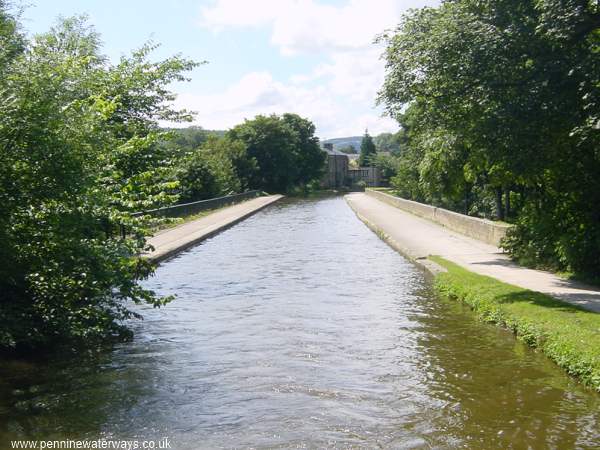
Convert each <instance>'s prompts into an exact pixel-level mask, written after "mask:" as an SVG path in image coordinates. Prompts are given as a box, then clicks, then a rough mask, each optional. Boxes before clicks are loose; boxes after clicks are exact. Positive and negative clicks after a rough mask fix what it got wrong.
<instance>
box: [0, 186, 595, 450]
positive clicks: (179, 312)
mask: <svg viewBox="0 0 600 450" xmlns="http://www.w3.org/2000/svg"><path fill="white" fill-rule="evenodd" d="M146 285H147V286H148V287H150V288H153V289H155V290H156V291H158V292H160V293H162V294H177V296H178V298H177V300H175V301H174V302H172V303H171V304H169V305H168V306H167V307H165V308H163V309H160V310H154V309H151V308H141V309H140V311H141V312H142V313H143V315H144V317H145V320H144V321H141V322H134V323H133V324H132V326H133V328H134V331H135V339H134V340H133V341H132V342H129V343H124V344H120V345H119V346H117V347H116V348H115V349H114V350H112V351H110V352H106V353H104V354H102V355H100V356H93V357H88V358H83V359H82V358H79V359H77V360H73V359H65V360H60V358H59V359H58V360H57V359H56V358H54V359H53V361H54V362H53V363H35V364H34V363H32V362H24V361H20V362H15V361H13V362H5V363H3V364H2V366H1V368H0V377H1V378H0V448H1V447H2V446H8V444H7V443H8V439H11V438H12V439H15V438H22V439H24V438H29V439H59V438H65V437H69V438H80V439H86V438H87V439H97V438H99V437H104V438H106V439H140V440H144V439H155V440H160V439H161V438H163V437H168V438H169V439H170V443H171V445H172V448H175V449H201V448H473V449H489V448H515V449H525V448H531V449H541V448H556V449H571V448H594V447H596V448H598V446H600V396H598V395H597V394H595V393H593V392H591V391H589V390H586V389H584V388H582V387H581V386H580V385H578V384H577V383H576V382H574V381H573V380H571V379H570V378H569V377H567V376H566V375H565V374H564V373H563V372H562V371H561V370H560V369H558V368H557V367H555V366H554V364H553V363H551V362H550V361H549V360H548V359H547V358H546V357H544V356H543V355H540V354H538V353H536V352H534V351H532V350H530V349H528V348H527V347H525V346H524V345H523V344H521V343H520V342H518V341H516V340H515V339H514V337H513V336H512V335H511V334H509V333H507V332H505V331H503V330H501V329H499V328H497V327H495V326H491V325H485V324H482V323H480V322H478V321H477V320H476V319H475V317H474V316H473V314H472V313H471V312H470V311H469V310H468V309H467V308H465V307H463V306H461V305H460V304H458V303H455V302H451V301H446V300H444V299H440V298H438V297H436V296H435V295H434V294H433V292H432V290H431V285H430V280H428V279H427V277H426V275H425V274H424V273H423V272H422V271H421V270H420V269H418V268H417V267H415V266H414V265H413V264H411V263H409V262H407V261H406V260H405V259H404V258H402V257H401V256H400V255H398V254H397V253H396V252H394V251H393V250H391V249H390V248H389V247H388V246H387V245H386V244H384V243H383V242H382V241H380V240H379V239H378V238H377V236H375V235H374V234H373V233H372V232H371V231H369V230H368V229H367V228H366V227H365V226H364V225H363V224H362V223H361V222H360V221H359V220H357V218H356V217H355V216H354V214H353V213H352V212H351V211H350V209H349V208H348V207H347V205H346V204H345V202H344V200H343V199H342V198H341V197H334V198H326V199H321V200H294V201H285V202H282V203H280V204H278V205H275V206H272V207H270V208H268V209H266V210H264V211H262V212H260V213H258V214H256V215H254V216H253V217H251V218H250V219H248V220H246V221H244V222H242V223H240V224H239V225H237V226H235V227H233V228H231V229H229V230H227V231H225V232H224V233H222V234H220V235H218V236H216V237H214V238H212V239H210V240H209V241H206V242H204V243H203V244H202V245H199V246H197V247H195V248H193V249H191V250H189V251H187V252H184V253H182V254H180V255H179V256H177V257H176V258H174V259H172V260H170V261H168V262H166V263H165V264H163V265H162V266H161V267H160V268H159V269H158V270H157V272H156V276H155V277H153V278H152V279H150V280H148V281H147V282H146Z"/></svg>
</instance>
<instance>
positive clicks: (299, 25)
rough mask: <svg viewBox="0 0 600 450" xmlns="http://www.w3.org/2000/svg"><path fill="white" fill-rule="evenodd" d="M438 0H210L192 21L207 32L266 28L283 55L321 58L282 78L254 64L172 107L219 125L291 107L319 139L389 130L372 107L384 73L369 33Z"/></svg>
mask: <svg viewBox="0 0 600 450" xmlns="http://www.w3.org/2000/svg"><path fill="white" fill-rule="evenodd" d="M437 3H439V1H438V0H406V1H403V0H377V1H376V2H375V1H374V0H348V1H347V3H346V4H344V5H342V6H338V7H336V6H332V5H327V4H324V3H322V2H319V1H318V0H215V1H214V2H213V3H212V4H211V5H209V6H205V7H204V8H202V9H201V13H200V20H199V23H200V25H201V26H202V27H205V28H209V29H211V30H213V31H214V32H217V33H218V32H222V31H224V30H226V29H227V28H230V27H233V28H258V27H265V26H266V27H269V28H270V29H271V38H270V41H271V44H272V45H274V46H276V47H277V48H278V49H279V51H280V53H281V54H282V55H285V56H286V57H292V56H293V55H296V54H300V53H308V54H315V53H319V54H321V55H322V56H323V58H324V61H325V62H323V63H321V64H319V65H317V66H316V67H314V68H313V69H312V70H311V71H310V72H309V73H302V74H297V75H295V76H293V77H291V78H290V80H289V81H287V82H285V83H284V82H281V81H277V80H274V79H273V77H272V76H271V75H270V73H268V72H266V71H261V70H257V71H255V72H251V73H247V74H246V75H244V76H242V77H241V78H240V79H239V80H238V81H237V82H236V83H235V84H233V85H232V86H230V87H229V88H228V89H227V90H225V91H224V92H220V93H216V94H211V95H194V94H183V95H181V96H180V97H179V99H178V101H177V103H178V105H179V106H182V107H186V108H188V109H191V110H194V111H198V116H197V119H196V122H197V123H198V124H199V125H202V126H203V127H205V128H212V129H224V128H229V127H231V126H233V125H235V124H237V123H240V122H242V121H243V119H245V118H248V119H250V118H252V117H254V116H255V115H256V114H270V113H277V114H281V113H284V112H295V113H298V114H300V115H302V116H304V117H307V118H309V119H310V120H312V121H313V122H314V123H315V124H316V126H317V132H318V133H319V134H320V135H321V136H322V137H336V136H344V135H355V134H362V132H364V129H365V128H366V127H368V128H369V131H370V132H371V133H372V134H378V133H381V132H384V131H394V130H396V129H397V128H398V127H397V124H396V123H395V121H393V120H391V119H389V118H382V117H381V115H380V111H379V110H377V109H375V108H374V103H375V97H376V94H377V91H378V90H379V88H380V87H381V85H382V83H383V78H384V63H383V61H381V60H380V57H379V56H380V54H381V51H382V48H380V47H378V46H375V45H373V39H374V38H375V36H376V35H377V34H378V33H381V32H382V31H384V30H385V29H386V28H391V27H393V26H395V25H396V24H397V23H398V20H399V18H400V15H401V14H402V12H403V11H405V10H406V9H408V8H414V7H422V6H427V5H429V6H432V5H435V4H437Z"/></svg>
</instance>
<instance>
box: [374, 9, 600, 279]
mask: <svg viewBox="0 0 600 450" xmlns="http://www.w3.org/2000/svg"><path fill="white" fill-rule="evenodd" d="M381 39H382V40H383V41H384V42H385V43H386V44H387V49H386V53H385V57H386V60H387V75H386V80H385V83H384V86H383V89H382V91H381V93H380V101H381V102H383V103H384V104H385V105H386V107H387V111H388V112H389V113H390V114H391V115H392V116H394V117H396V118H397V119H398V120H399V121H400V122H401V124H402V127H403V130H402V136H400V149H401V150H400V153H401V157H400V158H399V161H398V165H397V173H398V174H397V176H396V177H395V178H394V179H393V182H394V185H395V187H396V188H397V189H398V190H399V191H400V193H401V194H402V195H406V196H408V197H411V198H414V199H417V200H424V201H430V202H433V203H436V204H440V205H443V206H446V207H450V208H453V209H457V210H463V211H465V212H468V213H471V214H478V215H483V216H486V215H491V214H495V215H496V217H497V218H499V219H504V220H506V219H508V220H511V221H514V222H515V223H516V228H515V231H514V232H513V233H512V235H511V237H510V238H509V239H508V240H507V241H506V243H505V245H506V248H507V249H508V250H510V251H511V252H512V254H513V255H514V256H515V257H516V258H518V259H519V260H521V261H524V262H526V263H531V264H536V265H538V266H544V267H551V268H555V269H563V270H565V269H566V270H573V271H577V272H583V273H587V274H589V275H598V274H599V273H600V209H598V207H597V205H598V204H599V202H600V176H599V175H600V151H599V149H600V103H599V100H600V93H599V88H600V53H599V52H600V10H599V5H598V2H595V1H589V0H560V1H558V0H529V1H521V0H519V1H517V0H494V1H492V0H456V1H447V2H444V3H443V4H442V5H441V6H440V7H439V8H424V9H421V10H414V11H412V12H411V13H409V14H408V15H407V16H405V17H404V19H403V21H402V23H401V24H400V25H399V27H398V28H397V29H396V30H395V31H394V32H389V33H386V34H384V35H383V36H382V38H381Z"/></svg>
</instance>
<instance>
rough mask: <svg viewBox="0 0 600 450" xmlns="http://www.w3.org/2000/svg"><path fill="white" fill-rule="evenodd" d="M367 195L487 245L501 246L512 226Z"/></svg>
mask: <svg viewBox="0 0 600 450" xmlns="http://www.w3.org/2000/svg"><path fill="white" fill-rule="evenodd" d="M366 193H367V195H370V196H371V197H374V198H376V199H378V200H380V201H382V202H384V203H387V204H389V205H392V206H395V207H396V208H399V209H402V210H404V211H406V212H409V213H411V214H414V215H416V216H419V217H422V218H424V219H427V220H430V221H432V222H435V223H438V224H440V225H442V226H444V227H446V228H448V229H450V230H452V231H456V232H457V233H461V234H464V235H465V236H469V237H471V238H473V239H477V240H480V241H482V242H485V243H487V244H491V245H495V246H497V247H498V246H499V245H500V241H501V240H502V238H503V237H504V236H506V232H507V231H508V229H509V228H510V227H511V225H508V224H503V223H497V222H492V221H491V220H485V219H479V218H477V217H469V216H465V215H464V214H459V213H455V212H453V211H448V210H447V209H443V208H437V207H435V206H431V205H426V204H424V203H419V202H413V201H411V200H406V199H403V198H400V197H396V196H393V195H390V194H386V193H385V192H381V191H376V190H373V189H367V190H366Z"/></svg>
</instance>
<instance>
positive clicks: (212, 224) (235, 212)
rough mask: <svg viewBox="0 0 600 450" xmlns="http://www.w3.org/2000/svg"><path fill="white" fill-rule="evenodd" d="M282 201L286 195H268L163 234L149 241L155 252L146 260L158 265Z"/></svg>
mask: <svg viewBox="0 0 600 450" xmlns="http://www.w3.org/2000/svg"><path fill="white" fill-rule="evenodd" d="M282 197H283V195H268V196H263V197H257V198H253V199H251V200H247V201H245V202H242V203H238V204H237V205H233V206H229V207H227V208H223V209H221V210H218V211H215V212H214V213H212V214H209V215H207V216H204V217H201V218H199V219H196V220H192V221H190V222H186V223H184V224H181V225H179V226H176V227H174V228H168V229H166V230H161V231H159V232H158V233H156V234H155V235H154V236H152V237H151V238H150V239H148V243H149V244H150V245H152V246H153V247H154V250H153V251H151V252H149V253H147V254H145V255H144V256H145V257H147V258H149V259H151V260H153V261H155V262H160V261H163V260H165V259H167V258H170V257H171V256H174V255H175V254H177V253H179V252H180V251H182V250H185V249H187V248H189V247H191V246H193V245H195V244H197V243H199V242H201V241H203V240H205V239H208V238H209V237H212V236H214V235H215V234H217V233H219V232H220V231H223V230H224V229H226V228H229V227H230V226H232V225H235V224H236V223H238V222H240V221H242V220H244V219H245V218H246V217H248V216H251V215H252V214H254V213H256V212H258V211H260V210H261V209H263V208H266V207H267V206H269V205H271V204H273V203H275V202H276V201H278V200H279V199H281V198H282Z"/></svg>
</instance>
